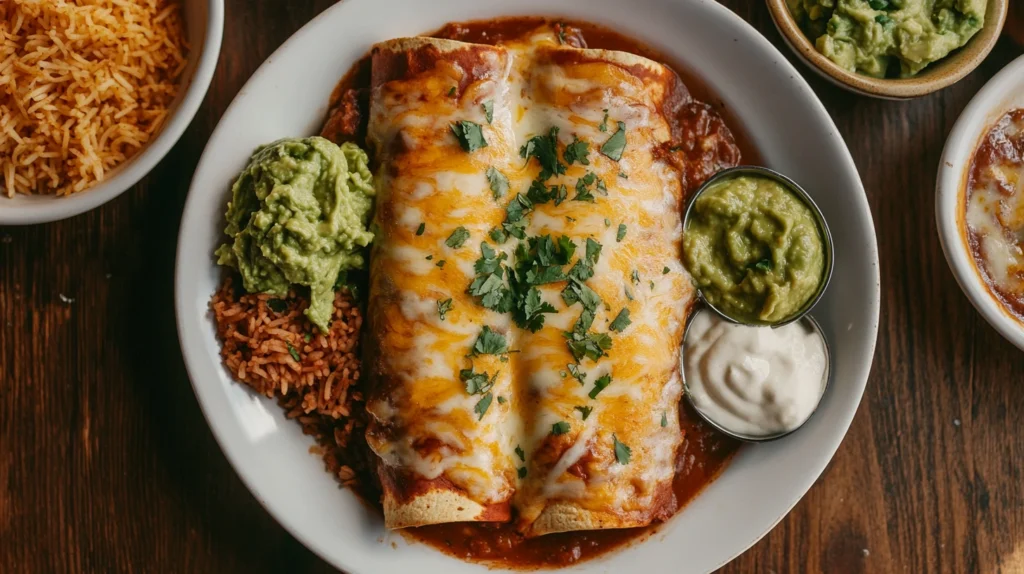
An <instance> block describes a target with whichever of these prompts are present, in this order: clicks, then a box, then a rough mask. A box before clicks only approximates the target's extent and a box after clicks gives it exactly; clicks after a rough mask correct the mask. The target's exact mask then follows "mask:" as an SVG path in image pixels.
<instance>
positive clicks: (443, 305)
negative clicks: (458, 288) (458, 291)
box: [437, 297, 452, 321]
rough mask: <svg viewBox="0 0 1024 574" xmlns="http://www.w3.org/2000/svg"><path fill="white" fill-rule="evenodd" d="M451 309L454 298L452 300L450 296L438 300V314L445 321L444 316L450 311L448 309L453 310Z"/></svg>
mask: <svg viewBox="0 0 1024 574" xmlns="http://www.w3.org/2000/svg"><path fill="white" fill-rule="evenodd" d="M451 310H452V300H451V298H450V297H449V298H448V299H445V300H444V301H438V302H437V314H438V316H440V317H441V320H442V321H444V316H445V315H446V314H447V313H448V311H451Z"/></svg>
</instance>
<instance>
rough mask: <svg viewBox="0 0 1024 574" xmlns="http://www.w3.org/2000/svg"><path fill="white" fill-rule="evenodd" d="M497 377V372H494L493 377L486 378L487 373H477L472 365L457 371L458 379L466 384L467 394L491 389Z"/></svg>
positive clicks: (476, 393) (480, 392) (475, 393)
mask: <svg viewBox="0 0 1024 574" xmlns="http://www.w3.org/2000/svg"><path fill="white" fill-rule="evenodd" d="M497 377H498V374H497V373H495V374H494V378H491V379H488V377H487V373H477V372H476V371H474V370H473V367H470V368H468V369H462V370H460V371H459V380H460V381H462V382H463V383H465V384H466V394H468V395H480V394H483V393H486V392H487V391H489V390H491V387H493V386H494V380H495V379H497Z"/></svg>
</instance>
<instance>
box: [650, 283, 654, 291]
mask: <svg viewBox="0 0 1024 574" xmlns="http://www.w3.org/2000/svg"><path fill="white" fill-rule="evenodd" d="M649 284H650V286H651V291H654V281H649Z"/></svg>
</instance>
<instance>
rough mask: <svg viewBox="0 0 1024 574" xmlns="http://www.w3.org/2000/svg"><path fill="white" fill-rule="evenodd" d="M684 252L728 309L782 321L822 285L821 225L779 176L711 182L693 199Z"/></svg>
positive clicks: (747, 317) (693, 271)
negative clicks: (709, 185)
mask: <svg viewBox="0 0 1024 574" xmlns="http://www.w3.org/2000/svg"><path fill="white" fill-rule="evenodd" d="M684 236H685V237H684V239H683V259H684V262H685V263H686V268H687V269H688V270H689V272H690V275H692V276H693V280H694V282H695V283H696V284H697V286H698V287H700V289H701V293H702V294H703V295H704V298H705V299H706V300H707V301H708V302H709V303H711V304H712V305H714V306H715V307H716V308H718V309H720V310H721V311H723V312H724V313H725V314H727V315H729V316H730V317H733V318H736V319H740V320H743V321H745V322H748V323H765V324H772V323H778V322H781V321H783V320H785V319H788V318H790V317H792V316H793V315H794V314H796V313H797V312H798V311H800V310H801V309H802V308H803V306H804V305H805V304H806V303H807V302H808V301H809V300H810V299H811V297H813V296H814V295H815V293H817V291H818V286H819V285H820V284H821V281H822V279H823V274H824V270H825V254H824V251H825V246H824V240H823V239H822V233H821V231H820V230H819V228H818V225H817V221H816V219H815V217H814V214H813V212H811V209H810V207H808V206H807V204H805V203H804V202H803V201H801V200H800V199H799V198H798V197H797V196H795V195H794V194H793V193H792V192H791V191H789V190H788V189H786V188H785V187H783V186H782V185H780V184H779V183H777V182H776V181H774V180H771V179H767V178H763V177H754V176H739V177H734V178H731V179H726V180H724V181H720V182H717V183H714V184H712V185H711V187H709V188H707V189H706V190H704V191H703V192H702V193H701V194H700V195H699V196H698V197H697V199H696V200H694V204H693V206H692V207H691V211H690V214H689V216H688V218H687V222H686V232H685V234H684Z"/></svg>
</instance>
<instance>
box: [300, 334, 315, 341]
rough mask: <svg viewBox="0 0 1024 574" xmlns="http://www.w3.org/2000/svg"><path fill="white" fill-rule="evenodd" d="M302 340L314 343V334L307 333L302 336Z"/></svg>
mask: <svg viewBox="0 0 1024 574" xmlns="http://www.w3.org/2000/svg"><path fill="white" fill-rule="evenodd" d="M302 340H303V341H305V342H307V343H308V342H310V341H312V340H313V334H312V333H306V334H305V335H303V336H302Z"/></svg>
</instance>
